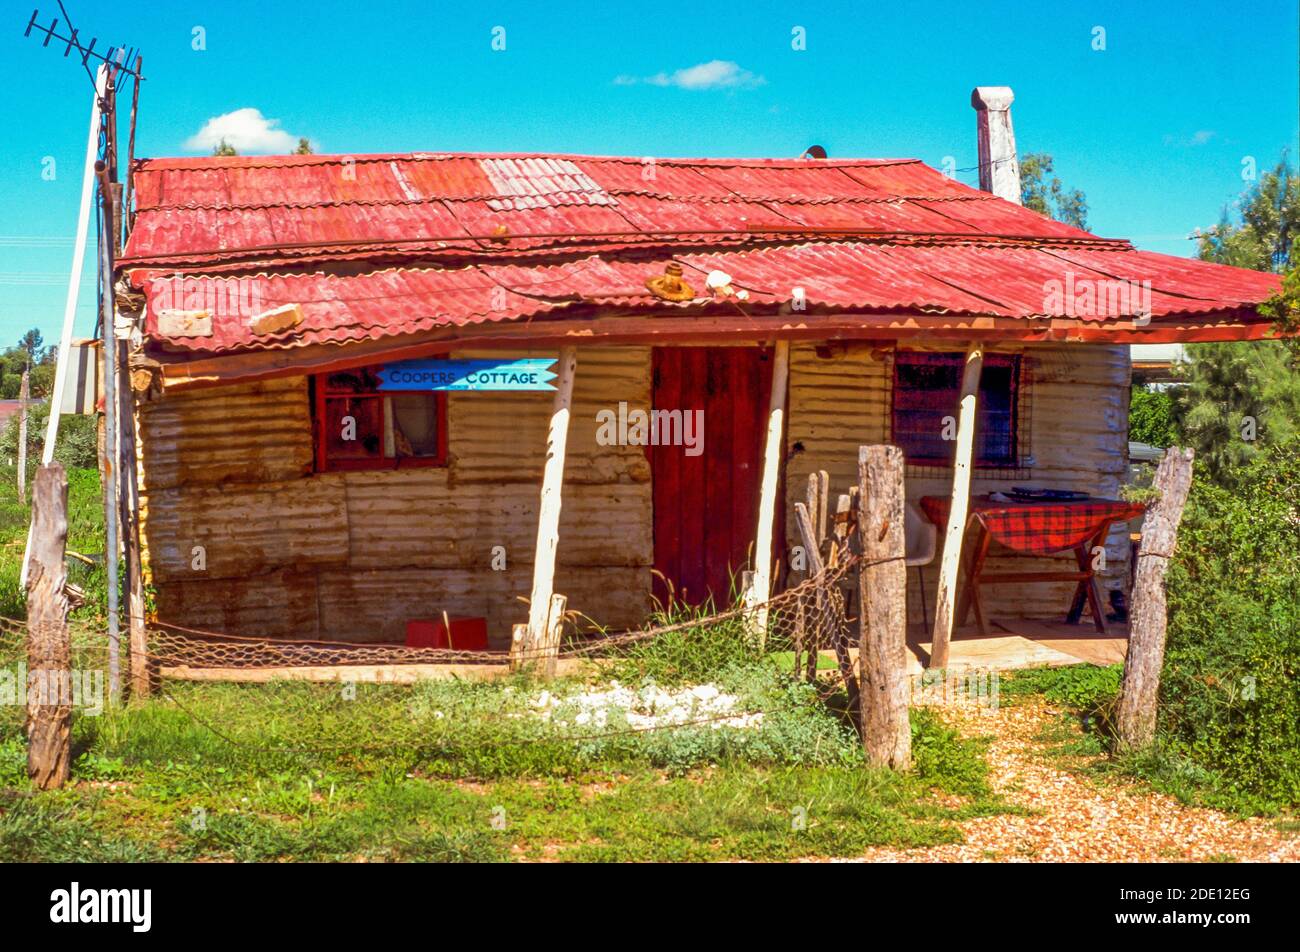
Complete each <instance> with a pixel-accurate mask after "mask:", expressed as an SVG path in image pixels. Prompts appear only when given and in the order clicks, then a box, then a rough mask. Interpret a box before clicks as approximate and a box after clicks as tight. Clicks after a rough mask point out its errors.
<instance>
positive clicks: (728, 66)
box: [614, 60, 767, 89]
mask: <svg viewBox="0 0 1300 952" xmlns="http://www.w3.org/2000/svg"><path fill="white" fill-rule="evenodd" d="M765 82H767V80H765V79H764V78H763V77H762V76H756V75H754V74H753V73H751V72H750V71H749V70H747V69H741V68H740V66H739V65H737V64H736V63H733V62H731V61H730V60H710V61H709V62H707V63H700V64H698V65H696V66H688V67H687V68H686V69H679V70H677V71H676V72H674V73H656V74H655V75H654V76H646V77H644V78H641V79H638V78H637V77H636V76H627V75H623V76H616V77H614V85H616V86H633V85H635V84H637V83H646V84H648V85H650V86H675V87H677V88H678V89H753V88H754V87H755V86H762V85H763V84H764V83H765Z"/></svg>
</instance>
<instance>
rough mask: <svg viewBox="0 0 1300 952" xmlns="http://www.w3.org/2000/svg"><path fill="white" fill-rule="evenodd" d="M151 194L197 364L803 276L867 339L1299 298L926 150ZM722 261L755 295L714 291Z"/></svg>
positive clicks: (451, 171)
mask: <svg viewBox="0 0 1300 952" xmlns="http://www.w3.org/2000/svg"><path fill="white" fill-rule="evenodd" d="M134 184H135V188H136V192H135V194H136V219H135V224H134V228H133V230H132V233H131V238H130V241H129V243H128V245H127V248H126V250H125V254H124V256H123V258H122V259H121V263H122V265H123V267H124V268H126V269H127V270H128V271H129V272H130V274H131V276H132V279H133V280H134V281H135V283H136V284H137V285H138V286H140V287H143V288H144V290H145V292H146V294H147V297H148V301H149V304H150V307H149V318H148V320H147V323H146V332H147V334H149V335H150V338H151V340H152V341H153V342H155V343H157V344H163V345H166V348H167V349H171V350H180V351H187V352H196V351H197V352H206V353H215V354H220V353H226V352H231V351H240V350H249V349H274V348H287V347H298V346H305V345H309V344H321V343H343V342H354V341H360V340H367V339H380V338H384V337H388V336H396V335H409V334H413V333H421V332H425V331H430V330H433V329H436V328H442V329H445V328H456V327H470V326H474V325H479V324H485V323H490V322H508V321H517V320H534V319H536V320H539V321H542V320H545V319H547V318H548V317H554V316H556V314H557V312H563V313H564V314H566V315H568V316H573V317H580V316H582V315H584V314H594V313H596V312H597V311H598V310H599V309H600V308H611V307H613V308H619V309H626V310H627V312H629V313H646V314H651V313H654V314H659V315H662V314H664V313H673V312H679V313H681V314H682V315H683V316H686V315H688V314H690V313H693V312H696V311H701V310H707V309H708V308H710V307H713V308H717V307H720V306H721V307H730V308H732V309H733V310H742V311H744V312H747V313H748V312H754V313H759V312H762V313H770V314H775V313H780V312H781V310H782V309H783V308H785V309H789V307H790V301H791V297H792V294H793V289H794V288H795V287H800V288H803V293H804V296H805V300H806V302H807V315H806V316H805V317H804V318H803V319H805V320H813V319H815V315H816V314H817V313H818V312H829V311H834V312H854V313H860V314H862V315H863V318H862V326H863V327H864V328H866V327H870V326H871V325H872V323H873V317H872V315H880V316H883V315H893V316H894V317H897V316H898V315H899V314H903V315H906V314H916V315H934V314H944V315H970V316H972V317H974V316H987V317H994V318H1005V319H1015V320H1024V321H1037V320H1040V319H1044V318H1057V319H1061V320H1067V321H1073V322H1077V323H1078V324H1080V325H1090V326H1094V327H1102V326H1105V325H1106V324H1107V322H1112V323H1113V322H1115V321H1118V320H1121V319H1129V320H1131V319H1133V318H1135V317H1139V316H1141V317H1142V318H1143V321H1144V322H1145V318H1146V317H1147V316H1149V317H1150V322H1149V323H1150V324H1151V325H1157V324H1159V322H1160V321H1161V320H1162V319H1171V318H1174V317H1177V318H1179V319H1180V320H1192V321H1215V320H1218V321H1219V322H1220V323H1222V324H1224V325H1225V326H1226V325H1227V324H1232V325H1233V326H1234V327H1239V326H1240V325H1241V324H1242V322H1244V321H1249V320H1262V319H1260V318H1258V315H1255V314H1254V313H1253V310H1252V309H1253V307H1254V305H1256V304H1258V303H1259V302H1260V301H1262V300H1264V299H1266V298H1267V297H1269V296H1270V295H1271V294H1273V293H1274V292H1275V291H1276V290H1277V288H1278V286H1279V282H1278V278H1277V276H1275V275H1267V274H1261V273H1258V272H1252V271H1242V270H1239V269H1233V268H1225V267H1222V266H1217V265H1211V264H1206V263H1204V262H1199V261H1193V260H1188V259H1183V258H1175V257H1170V256H1166V255H1157V254H1151V253H1147V252H1140V251H1136V250H1134V249H1133V248H1132V246H1131V245H1129V244H1128V243H1127V242H1124V241H1113V240H1105V239H1101V238H1098V237H1096V236H1094V235H1091V234H1089V233H1087V232H1084V231H1081V230H1079V229H1077V228H1073V227H1071V226H1068V225H1065V224H1062V223H1060V222H1056V221H1053V220H1051V219H1050V218H1046V217H1044V216H1041V215H1038V214H1035V213H1033V212H1030V211H1028V210H1026V209H1024V208H1021V207H1020V206H1018V205H1015V204H1013V203H1010V202H1005V201H1002V200H1000V199H997V198H995V197H993V196H992V195H989V194H987V193H985V192H980V191H977V190H975V189H971V188H969V187H967V186H965V185H962V184H960V183H959V182H956V181H954V180H952V179H950V178H948V177H947V176H944V175H943V174H941V173H939V172H937V171H935V170H934V169H931V168H928V167H927V166H925V165H923V164H922V163H920V162H919V161H917V160H912V159H877V160H864V159H854V160H802V159H800V160H778V159H655V160H649V159H645V160H642V159H637V158H617V157H591V156H570V155H500V154H494V155H463V154H413V155H365V156H356V157H350V156H275V157H251V156H236V157H205V158H188V159H187V158H180V159H149V160H142V161H140V162H138V163H137V164H136V166H135V168H134ZM669 260H677V261H679V262H680V263H682V264H683V265H684V266H685V268H686V272H687V280H688V281H689V282H690V283H691V284H692V286H693V287H694V289H695V290H696V292H697V299H696V300H695V301H693V302H689V303H687V304H684V305H669V304H665V303H664V302H663V301H660V300H658V299H656V298H655V297H653V296H652V295H651V294H649V292H648V291H647V290H646V288H645V280H646V278H648V277H650V276H651V275H653V274H656V273H660V272H662V270H663V267H664V265H665V264H666V263H667V262H668V261H669ZM404 263H405V265H406V266H405V267H394V265H399V266H400V265H403V264H404ZM711 269H718V270H722V271H725V272H726V273H728V274H729V275H731V276H732V278H733V279H734V286H735V287H736V288H738V289H744V290H745V291H747V292H748V299H747V300H745V301H744V302H741V301H738V300H736V299H734V298H732V299H728V300H727V301H726V302H720V301H714V300H712V299H711V298H710V297H709V296H708V292H707V291H706V289H705V284H704V275H705V274H706V273H707V272H708V271H709V270H711ZM223 275H224V276H223ZM1120 282H1135V283H1136V287H1129V286H1127V285H1121V284H1120ZM1144 282H1149V285H1147V284H1144ZM1146 287H1149V290H1150V294H1149V301H1147V300H1146V298H1145V297H1143V296H1142V290H1143V288H1146ZM1054 289H1055V290H1056V293H1055V294H1054V293H1053V291H1054ZM1090 289H1091V290H1090ZM1094 299H1095V300H1094ZM196 302H197V303H198V304H199V305H200V306H202V305H203V304H204V303H205V302H215V306H214V307H213V308H211V310H212V311H213V314H214V321H213V325H214V333H213V336H212V337H210V338H183V337H178V338H173V339H166V340H164V339H162V338H161V337H159V336H158V326H157V312H158V311H159V310H160V309H163V308H168V307H171V308H176V309H182V310H192V309H196V308H193V307H190V306H189V305H190V304H194V303H196ZM291 303H292V304H299V305H301V307H302V310H303V313H304V315H305V318H304V321H303V323H302V324H301V325H300V326H299V327H297V328H296V329H295V330H294V331H291V332H287V333H286V334H283V335H278V336H270V337H258V336H256V335H254V334H253V333H252V332H251V330H250V329H249V326H248V318H249V317H251V316H253V315H254V314H257V313H261V312H262V311H265V310H269V309H271V308H274V307H277V306H280V305H282V304H291ZM1148 307H1149V315H1148V312H1147V309H1148ZM1227 315H1231V317H1230V319H1229V317H1227ZM684 327H686V328H687V329H689V325H684ZM1236 333H1237V332H1236V331H1235V330H1234V331H1232V332H1231V333H1230V334H1229V335H1228V336H1233V335H1235V334H1236Z"/></svg>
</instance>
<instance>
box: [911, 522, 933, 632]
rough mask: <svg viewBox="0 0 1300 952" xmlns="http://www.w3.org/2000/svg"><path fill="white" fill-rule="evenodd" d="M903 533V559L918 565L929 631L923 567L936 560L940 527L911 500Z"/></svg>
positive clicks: (922, 604)
mask: <svg viewBox="0 0 1300 952" xmlns="http://www.w3.org/2000/svg"><path fill="white" fill-rule="evenodd" d="M903 535H904V546H903V560H904V562H905V563H906V564H907V565H908V566H913V565H915V566H916V581H917V584H918V585H920V587H921V618H922V619H923V620H924V622H925V630H926V631H929V630H930V609H929V606H927V605H926V599H925V571H924V569H922V568H921V567H922V566H923V565H929V564H930V563H931V562H933V561H934V553H935V548H936V546H937V545H938V540H939V529H938V527H937V526H936V525H935V524H934V523H933V522H931V521H930V520H929V519H927V518H925V516H923V515H922V514H921V512H920V510H918V509H917V508H916V507H915V506H914V505H912V504H911V503H910V502H909V503H906V509H905V511H904V524H903Z"/></svg>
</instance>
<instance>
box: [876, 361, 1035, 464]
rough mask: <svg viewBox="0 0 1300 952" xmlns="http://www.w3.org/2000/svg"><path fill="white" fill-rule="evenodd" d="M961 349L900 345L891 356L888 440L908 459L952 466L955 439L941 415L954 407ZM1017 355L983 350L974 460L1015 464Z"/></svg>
mask: <svg viewBox="0 0 1300 952" xmlns="http://www.w3.org/2000/svg"><path fill="white" fill-rule="evenodd" d="M965 363H966V356H965V354H932V353H923V352H911V351H904V352H900V353H898V354H896V355H895V356H894V411H893V441H894V443H895V444H896V445H897V446H900V447H902V450H903V453H904V455H905V456H906V458H907V461H908V462H909V463H912V464H916V465H924V466H951V465H952V461H953V456H954V455H955V454H956V447H957V444H956V441H955V440H950V439H949V440H945V439H944V438H943V436H944V418H945V417H954V416H956V413H957V400H958V397H959V395H960V393H961V376H962V369H963V367H964V366H965ZM1019 405H1020V357H1019V356H1017V355H1008V354H988V355H986V356H985V357H984V369H983V372H982V373H981V374H980V389H979V399H978V403H977V408H978V409H977V412H976V415H975V465H976V466H980V467H984V468H989V469H1011V468H1015V467H1017V466H1019V465H1020V446H1021V441H1020V432H1019V431H1020V412H1019Z"/></svg>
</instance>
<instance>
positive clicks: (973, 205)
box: [122, 154, 1099, 267]
mask: <svg viewBox="0 0 1300 952" xmlns="http://www.w3.org/2000/svg"><path fill="white" fill-rule="evenodd" d="M133 181H134V183H135V188H136V221H135V226H134V229H133V231H132V234H131V238H130V241H129V242H128V244H127V248H126V251H125V254H124V256H123V258H122V262H123V264H124V265H126V266H149V267H168V266H173V265H182V266H186V267H194V266H198V265H214V264H220V263H223V262H245V263H247V262H258V263H273V262H278V261H281V260H295V261H299V262H303V261H319V260H329V259H333V258H339V257H345V256H355V255H356V254H358V253H362V254H366V255H375V254H379V253H385V252H386V253H392V254H398V255H407V256H417V255H418V256H421V257H427V256H428V254H430V253H432V254H434V255H440V254H445V255H448V256H451V255H455V254H464V253H469V254H473V253H476V252H477V251H479V250H482V249H485V248H486V249H488V250H492V251H494V252H497V253H501V252H510V253H517V254H518V253H534V252H537V251H538V250H545V249H550V248H555V249H558V250H562V251H563V250H567V251H573V250H575V249H585V250H599V249H603V248H608V247H609V246H610V245H616V244H647V243H653V244H664V245H675V244H684V243H692V242H698V240H699V239H700V238H702V237H704V236H708V237H711V238H713V239H715V240H717V241H718V242H719V243H734V242H737V241H744V242H746V243H758V242H760V241H763V240H767V239H770V237H771V236H772V235H773V234H777V235H781V234H788V233H791V232H794V231H799V230H802V232H803V233H804V234H806V235H816V234H818V233H820V232H824V231H827V230H843V231H847V232H851V233H854V234H859V235H861V236H863V237H868V236H875V237H877V238H880V239H888V238H891V237H899V238H903V239H913V238H918V237H923V238H942V237H949V238H962V237H982V236H990V237H1019V238H1042V239H1048V238H1051V239H1058V240H1061V241H1082V242H1095V241H1098V240H1099V239H1097V238H1096V237H1095V236H1092V235H1089V234H1088V233H1087V232H1083V231H1080V230H1078V229H1075V228H1071V227H1069V226H1067V225H1063V224H1060V223H1059V222H1054V221H1052V220H1050V219H1047V218H1044V217H1042V216H1040V215H1036V214H1034V213H1033V212H1030V211H1026V210H1025V209H1023V208H1020V207H1019V206H1017V205H1013V204H1010V203H1007V202H1003V201H1000V200H999V199H996V198H994V197H993V196H991V195H989V194H987V193H985V192H980V191H977V190H975V189H972V188H968V187H967V186H965V185H962V184H960V183H959V182H956V181H954V180H952V179H950V178H948V177H947V176H944V175H942V174H941V173H939V172H937V171H935V170H934V169H930V168H928V167H927V166H925V165H923V164H922V163H921V162H919V161H917V160H914V159H891V160H860V159H859V160H840V161H835V160H774V159H729V160H724V159H631V158H598V157H586V156H523V155H479V156H475V155H433V154H415V155H398V156H391V155H378V156H355V157H354V156H271V157H248V156H233V157H206V158H202V159H144V160H141V161H139V162H137V163H136V165H135V167H134V170H133ZM489 241H491V242H492V244H485V243H486V242H489Z"/></svg>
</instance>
